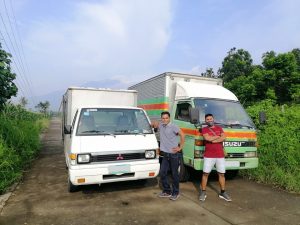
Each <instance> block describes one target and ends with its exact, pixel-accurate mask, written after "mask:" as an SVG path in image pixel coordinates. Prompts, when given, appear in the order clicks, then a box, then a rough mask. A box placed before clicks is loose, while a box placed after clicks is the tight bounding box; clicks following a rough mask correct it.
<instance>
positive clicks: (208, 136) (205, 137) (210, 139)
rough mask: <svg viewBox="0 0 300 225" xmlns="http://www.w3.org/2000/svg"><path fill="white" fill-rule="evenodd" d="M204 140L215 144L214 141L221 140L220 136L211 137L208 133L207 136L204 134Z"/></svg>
mask: <svg viewBox="0 0 300 225" xmlns="http://www.w3.org/2000/svg"><path fill="white" fill-rule="evenodd" d="M203 138H204V140H205V141H210V142H213V141H215V140H217V139H218V138H220V136H210V135H209V134H208V133H205V134H203Z"/></svg>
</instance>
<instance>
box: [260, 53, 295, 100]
mask: <svg viewBox="0 0 300 225" xmlns="http://www.w3.org/2000/svg"><path fill="white" fill-rule="evenodd" d="M293 51H294V52H293ZM293 51H292V52H287V53H282V54H278V55H276V53H275V52H273V51H272V52H267V53H265V54H264V55H263V62H262V64H263V66H264V69H265V76H264V80H265V83H266V84H267V86H268V88H271V89H273V90H274V93H275V95H276V98H277V102H278V103H279V104H282V103H286V102H290V101H292V100H294V101H299V94H300V90H299V86H300V71H299V62H298V61H297V60H299V58H298V59H297V57H299V55H297V54H299V51H298V50H293Z"/></svg>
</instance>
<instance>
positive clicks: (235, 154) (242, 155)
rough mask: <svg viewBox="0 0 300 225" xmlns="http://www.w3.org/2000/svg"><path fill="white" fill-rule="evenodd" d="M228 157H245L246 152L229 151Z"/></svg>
mask: <svg viewBox="0 0 300 225" xmlns="http://www.w3.org/2000/svg"><path fill="white" fill-rule="evenodd" d="M226 158H244V153H227V156H226Z"/></svg>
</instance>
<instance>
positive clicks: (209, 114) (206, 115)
mask: <svg viewBox="0 0 300 225" xmlns="http://www.w3.org/2000/svg"><path fill="white" fill-rule="evenodd" d="M209 116H211V117H212V118H214V116H213V114H211V113H207V114H205V119H206V117H209Z"/></svg>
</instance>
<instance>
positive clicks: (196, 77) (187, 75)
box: [129, 72, 222, 90]
mask: <svg viewBox="0 0 300 225" xmlns="http://www.w3.org/2000/svg"><path fill="white" fill-rule="evenodd" d="M166 76H170V77H180V78H184V79H186V80H188V79H195V80H203V81H210V82H211V81H213V82H215V83H218V85H222V79H221V78H211V77H202V76H200V75H196V74H186V73H175V72H165V73H162V74H159V75H157V76H155V77H151V78H149V79H147V80H144V81H141V82H139V83H138V84H135V85H132V86H130V87H129V89H130V90H133V89H134V87H135V86H137V85H140V84H143V83H147V82H149V81H152V80H156V79H158V78H160V77H166Z"/></svg>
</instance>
